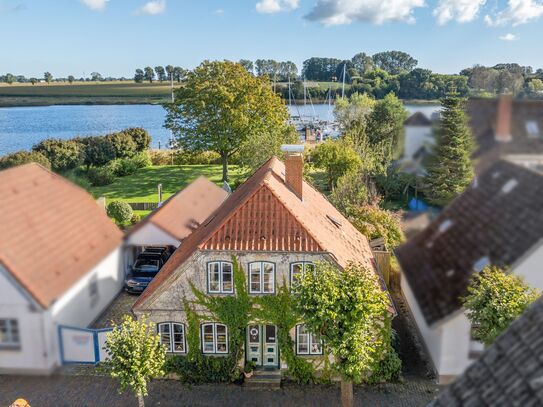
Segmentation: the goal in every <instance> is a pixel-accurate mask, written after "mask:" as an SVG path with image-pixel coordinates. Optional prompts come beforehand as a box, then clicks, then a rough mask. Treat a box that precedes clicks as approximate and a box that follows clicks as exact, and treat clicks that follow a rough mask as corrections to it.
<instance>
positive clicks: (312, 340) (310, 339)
mask: <svg viewBox="0 0 543 407" xmlns="http://www.w3.org/2000/svg"><path fill="white" fill-rule="evenodd" d="M302 328H304V329H305V333H301V332H300V331H301V329H302ZM301 335H305V336H307V352H302V351H300V336H301ZM315 336H316V335H315V334H313V333H311V332H309V331H308V330H307V328H306V327H305V325H304V324H298V325H296V354H297V355H305V356H312V355H322V354H323V352H324V351H323V348H324V342H323V340H322V339H321V340H320V341H317V340H316V338H315ZM317 342H319V347H320V352H314V351H313V350H312V348H313V345H314V344H316V343H317Z"/></svg>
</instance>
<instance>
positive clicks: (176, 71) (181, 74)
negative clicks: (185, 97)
mask: <svg viewBox="0 0 543 407" xmlns="http://www.w3.org/2000/svg"><path fill="white" fill-rule="evenodd" d="M186 74H187V71H186V70H185V69H183V68H181V67H180V66H176V67H175V68H173V77H174V79H175V80H176V81H177V82H178V83H179V82H181V81H182V80H183V79H184V78H185V75H186Z"/></svg>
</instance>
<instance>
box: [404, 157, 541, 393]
mask: <svg viewBox="0 0 543 407" xmlns="http://www.w3.org/2000/svg"><path fill="white" fill-rule="evenodd" d="M542 207H543V175H542V174H540V173H537V172H535V171H532V170H530V169H526V168H524V167H521V166H518V165H516V164H513V163H510V162H508V161H499V162H498V163H496V164H494V165H493V166H492V167H490V168H489V169H487V171H485V172H484V173H483V174H481V175H480V176H478V177H477V178H476V180H475V181H474V182H473V183H472V185H471V186H470V187H469V188H468V189H467V190H466V191H465V192H464V193H463V194H462V195H460V196H459V197H458V198H457V199H456V200H454V201H453V202H452V203H451V204H450V205H449V206H448V207H447V208H445V209H444V210H443V211H442V213H441V214H440V215H439V216H438V217H437V218H436V219H435V220H434V221H433V222H432V223H431V224H430V225H429V226H428V227H427V228H426V229H425V230H424V231H422V232H420V233H419V234H417V235H415V236H414V237H413V238H412V239H410V240H409V241H408V242H407V243H405V244H403V245H402V246H400V247H399V248H397V249H396V250H395V254H396V257H397V258H398V261H399V263H400V267H401V272H402V275H401V288H402V292H403V295H404V297H405V299H406V301H407V303H408V306H409V310H410V311H411V314H412V318H413V320H414V321H415V323H416V326H417V328H418V331H419V334H420V336H421V338H422V340H423V343H424V345H425V347H426V350H427V353H428V355H429V356H430V359H431V361H432V363H433V366H434V368H435V371H436V372H437V374H438V375H439V379H440V381H441V382H444V383H446V382H449V381H451V380H452V379H454V378H455V377H456V376H458V375H460V374H462V373H463V372H464V370H465V369H466V368H467V367H468V366H469V365H470V364H471V363H472V362H473V361H474V360H476V359H477V358H478V357H479V356H480V354H481V352H482V351H483V349H484V347H483V345H482V344H481V343H480V342H478V341H477V340H475V339H474V338H473V336H472V326H471V324H470V322H469V320H468V319H467V317H466V315H465V312H464V309H463V307H462V303H461V298H462V297H463V296H465V295H466V293H467V287H468V284H469V281H470V278H471V276H472V275H473V273H478V272H480V271H482V270H483V269H484V267H486V266H488V265H496V266H500V267H504V268H507V269H508V270H509V271H510V272H512V273H515V274H517V275H520V276H522V277H523V278H524V279H525V281H526V282H527V283H528V284H530V285H531V286H533V287H536V288H538V289H543V273H542V271H541V264H543V263H541V262H542V261H543V212H542V211H541V208H542Z"/></svg>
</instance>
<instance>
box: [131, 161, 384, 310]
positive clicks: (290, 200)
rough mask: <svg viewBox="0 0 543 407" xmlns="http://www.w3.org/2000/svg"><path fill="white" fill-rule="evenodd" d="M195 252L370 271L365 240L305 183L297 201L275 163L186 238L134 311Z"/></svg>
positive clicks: (282, 168)
mask: <svg viewBox="0 0 543 407" xmlns="http://www.w3.org/2000/svg"><path fill="white" fill-rule="evenodd" d="M196 250H234V251H235V250H248V251H295V252H296V251H297V252H323V253H329V254H330V255H331V256H332V257H333V258H334V259H335V261H336V262H337V263H338V265H340V266H341V267H345V266H346V265H347V264H348V263H349V262H356V263H360V264H361V265H363V266H366V267H367V268H369V269H371V270H375V265H374V259H373V254H372V252H371V249H370V247H369V243H368V240H367V239H366V237H365V236H364V235H362V234H361V233H360V232H359V231H358V230H357V229H356V228H355V227H354V226H353V225H351V223H350V222H349V221H348V220H347V219H346V218H345V217H343V215H341V213H340V212H339V211H338V210H337V209H336V208H334V206H333V205H332V204H331V203H330V202H328V200H327V199H326V198H325V197H324V196H323V195H322V194H320V193H319V192H317V191H316V190H315V189H313V188H312V187H311V186H310V185H309V184H307V183H306V182H304V183H303V200H300V199H299V198H298V197H297V196H296V195H295V194H294V192H292V191H291V190H290V189H289V187H288V186H287V185H286V183H285V166H284V164H283V163H282V162H281V161H279V159H277V158H276V157H273V158H271V159H270V160H268V161H267V162H266V163H265V164H264V165H263V166H262V167H260V168H259V169H258V170H257V171H256V172H255V173H254V174H253V175H252V176H251V177H250V178H249V179H248V180H247V181H245V182H244V183H243V184H242V185H240V186H239V187H238V188H237V189H236V190H235V191H234V193H232V194H231V195H230V196H229V197H228V198H227V199H226V201H225V202H224V203H223V204H222V205H221V206H220V207H219V208H218V209H217V210H216V211H215V213H213V214H212V215H211V216H210V217H209V218H208V219H207V220H206V221H205V222H203V224H202V225H201V226H200V227H199V228H198V229H196V230H195V231H194V232H193V233H192V234H191V235H189V237H187V239H186V240H185V241H184V242H183V244H182V245H181V246H180V247H179V249H177V250H176V251H175V253H174V254H173V255H172V257H171V258H170V260H168V262H167V263H166V264H165V265H164V267H163V268H162V270H161V271H160V272H159V273H158V275H157V276H156V277H155V278H154V280H153V281H152V282H151V284H150V285H149V287H147V289H146V290H145V291H144V292H143V294H142V295H141V296H140V298H139V299H138V301H137V302H136V304H135V305H134V307H135V308H138V307H139V306H141V305H142V304H143V303H144V302H145V300H146V299H147V298H149V297H150V296H151V295H152V293H153V292H154V291H155V290H156V289H157V288H158V287H159V286H160V285H161V284H163V283H164V282H165V281H166V280H167V279H168V277H169V276H170V275H172V274H173V273H174V272H175V270H177V268H178V267H179V266H180V265H181V264H183V263H184V262H185V261H186V260H187V259H188V258H189V257H190V256H191V255H192V254H193V253H194V252H195V251H196Z"/></svg>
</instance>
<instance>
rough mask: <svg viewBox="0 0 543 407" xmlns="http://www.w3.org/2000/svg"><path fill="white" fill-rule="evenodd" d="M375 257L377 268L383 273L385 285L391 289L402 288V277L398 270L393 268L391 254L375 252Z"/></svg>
mask: <svg viewBox="0 0 543 407" xmlns="http://www.w3.org/2000/svg"><path fill="white" fill-rule="evenodd" d="M373 255H374V257H375V262H376V263H377V267H378V268H379V270H380V271H381V275H382V276H383V279H384V280H385V284H386V285H387V287H388V288H389V289H391V290H392V289H396V288H398V289H399V288H400V275H399V273H398V271H397V270H395V269H394V267H392V263H391V260H392V256H391V254H390V252H386V251H380V250H374V251H373Z"/></svg>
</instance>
